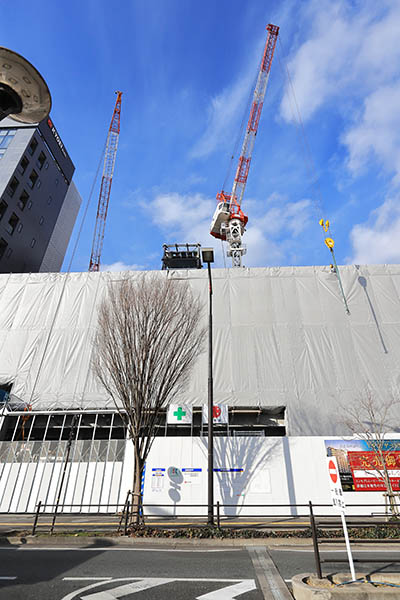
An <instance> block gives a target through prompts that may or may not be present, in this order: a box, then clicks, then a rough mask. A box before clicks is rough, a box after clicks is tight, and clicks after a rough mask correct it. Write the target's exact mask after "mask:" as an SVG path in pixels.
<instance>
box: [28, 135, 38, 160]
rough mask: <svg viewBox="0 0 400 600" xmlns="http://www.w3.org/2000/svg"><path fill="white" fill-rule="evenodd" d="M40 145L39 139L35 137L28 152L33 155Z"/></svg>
mask: <svg viewBox="0 0 400 600" xmlns="http://www.w3.org/2000/svg"><path fill="white" fill-rule="evenodd" d="M37 147H38V141H37V139H36V138H33V139H32V141H31V143H30V144H29V147H28V152H29V154H30V155H31V156H33V154H34V153H35V150H36V148H37Z"/></svg>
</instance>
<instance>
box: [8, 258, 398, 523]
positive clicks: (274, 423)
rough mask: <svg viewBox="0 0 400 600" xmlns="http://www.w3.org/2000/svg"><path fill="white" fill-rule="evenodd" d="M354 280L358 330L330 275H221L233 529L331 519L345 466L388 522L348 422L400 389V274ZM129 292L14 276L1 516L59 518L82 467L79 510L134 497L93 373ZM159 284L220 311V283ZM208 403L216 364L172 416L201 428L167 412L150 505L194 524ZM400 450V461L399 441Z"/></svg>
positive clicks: (350, 283)
mask: <svg viewBox="0 0 400 600" xmlns="http://www.w3.org/2000/svg"><path fill="white" fill-rule="evenodd" d="M340 273H341V278H342V283H343V289H344V292H345V294H346V298H347V301H348V305H349V308H350V314H347V312H346V310H345V306H344V303H343V298H342V295H341V292H340V288H339V285H338V280H337V277H336V274H335V273H334V272H332V270H331V269H330V268H329V267H324V266H321V267H282V268H278V267H276V268H258V269H213V271H212V274H213V299H214V311H213V314H214V340H213V341H214V356H213V365H214V402H215V404H217V405H225V406H227V407H228V411H227V413H228V422H227V423H222V424H220V425H217V426H216V427H215V434H216V439H215V471H216V474H215V490H216V491H215V501H220V502H221V503H222V504H226V505H230V506H229V507H228V508H227V509H226V510H227V511H228V512H227V514H237V513H239V512H241V513H242V514H244V513H245V512H246V511H251V509H250V508H246V505H250V504H253V505H254V504H288V505H289V504H290V505H293V504H296V503H297V504H307V503H308V501H309V500H312V501H313V502H316V503H322V504H329V503H330V489H329V485H328V474H327V468H326V457H327V456H336V457H337V459H338V464H339V471H340V475H341V478H342V483H344V484H346V486H347V487H345V485H343V489H344V490H345V494H346V502H348V503H349V504H352V503H353V504H357V505H360V504H363V503H364V504H365V505H366V506H365V507H360V506H358V507H357V508H355V509H354V514H356V513H360V514H367V513H368V514H369V513H371V512H372V511H374V510H375V512H377V510H378V511H379V510H383V509H382V508H379V509H374V508H371V506H368V505H371V504H374V503H375V504H378V503H380V504H382V503H384V500H383V495H382V492H381V491H378V487H379V486H378V485H377V482H376V481H375V480H373V479H372V477H373V476H372V475H371V473H366V475H365V476H364V475H362V476H361V475H360V473H356V472H353V471H354V469H352V466H351V465H352V463H351V461H350V460H349V456H348V455H349V453H350V452H355V453H357V452H359V451H360V450H362V451H366V452H368V448H365V447H362V446H361V447H360V445H359V442H357V441H354V440H353V441H348V440H345V439H344V438H347V437H348V435H347V434H348V432H347V431H345V430H344V429H343V407H344V406H346V404H349V403H351V402H352V401H354V400H355V399H356V398H357V396H359V394H360V393H361V392H362V391H363V389H365V386H366V385H367V384H368V386H369V387H370V389H371V390H372V391H373V393H374V396H376V397H377V398H387V397H389V396H390V395H391V394H393V392H394V391H396V390H398V389H399V385H400V367H399V365H400V343H399V340H400V265H362V266H357V265H347V266H343V267H340ZM127 276H129V277H131V278H132V279H134V278H137V277H141V276H143V273H141V272H131V273H129V274H127V273H111V272H109V273H107V272H86V273H30V274H27V273H26V274H11V275H10V274H7V275H6V274H3V275H0V402H1V405H2V410H1V411H0V510H1V511H2V512H7V511H11V512H26V511H28V512H31V511H33V510H34V509H35V506H36V504H37V503H38V502H39V501H40V502H42V503H45V504H46V505H48V507H47V510H51V506H50V505H53V504H54V502H55V499H56V498H57V496H58V494H59V491H60V485H61V482H62V473H63V469H64V466H65V465H66V460H67V457H68V465H67V471H66V480H65V483H64V484H63V485H64V487H63V490H62V503H63V504H65V505H68V506H69V505H71V504H73V505H74V506H75V507H78V510H79V509H80V510H82V512H85V510H87V506H88V505H90V507H91V510H93V511H96V510H109V511H114V510H115V505H116V504H118V503H119V504H120V505H122V504H123V502H124V500H125V498H126V494H127V491H128V490H129V489H131V488H132V473H133V449H132V444H131V442H130V441H129V440H128V439H127V432H126V428H125V427H124V423H123V422H122V420H121V417H120V415H119V413H118V411H117V410H116V407H115V405H114V403H113V401H112V399H111V398H110V397H109V396H108V395H107V393H106V392H105V390H104V389H102V387H101V386H100V384H99V382H98V381H97V380H96V379H95V377H94V374H93V372H92V370H91V355H92V351H93V339H94V332H95V328H96V323H97V311H98V308H99V304H100V302H101V300H102V298H103V297H104V294H105V293H106V291H107V287H108V286H109V285H115V284H118V282H120V281H121V280H123V279H124V278H125V277H127ZM157 276H158V277H160V278H163V277H168V278H173V279H176V280H178V281H179V280H187V282H188V284H189V285H190V287H191V289H192V290H193V292H194V293H195V294H196V295H198V296H199V298H200V299H201V302H202V303H203V304H204V306H205V307H206V306H207V302H208V275H207V271H206V270H204V269H193V270H182V271H175V270H171V271H168V270H166V271H159V272H157ZM204 320H205V324H206V320H207V310H205V311H204ZM207 389H208V360H207V352H205V353H203V354H201V355H200V356H199V357H198V360H197V362H196V364H195V366H194V369H193V372H192V374H191V377H190V380H189V382H188V385H187V388H186V389H185V390H184V391H183V392H182V393H181V394H180V395H179V396H178V397H176V398H175V399H174V402H173V403H174V404H178V405H179V404H182V405H186V406H190V407H192V413H193V416H192V420H191V422H190V423H189V424H187V423H186V424H179V425H176V424H175V425H171V424H169V423H168V421H167V419H166V411H164V413H163V414H162V415H161V416H160V420H159V423H158V426H159V431H158V435H157V438H156V440H155V442H154V444H153V447H152V450H151V454H150V456H149V459H148V461H147V465H146V475H145V481H144V499H145V502H148V503H152V504H162V505H164V507H163V508H160V512H161V513H162V514H185V513H184V511H187V513H188V514H194V513H193V509H192V508H191V507H190V506H189V507H184V506H180V505H181V504H182V505H184V504H189V505H190V504H204V505H205V504H206V502H207V498H206V490H207V485H206V482H207V427H206V426H205V427H203V421H202V407H203V406H204V405H205V404H207ZM394 410H395V414H394V415H393V416H394V421H395V422H396V423H398V422H399V418H400V411H399V405H398V404H396V405H395V406H394ZM396 429H397V427H396V428H394V429H393V431H394V432H395V431H396ZM71 432H72V433H71ZM70 437H71V439H73V443H72V449H71V453H70V454H68V451H67V449H68V440H69V438H70ZM391 438H392V442H393V445H395V446H396V451H395V452H396V453H398V456H399V460H400V434H399V433H392V435H391ZM396 456H397V454H396ZM396 473H397V471H396ZM365 479H369V480H371V482H370V481H368V482H367V483H365V481H364V480H365ZM375 479H376V478H375ZM378 483H379V482H378ZM357 486H358V487H357ZM362 486H365V487H364V488H363V487H362ZM395 489H396V491H397V489H398V488H397V487H396V488H395ZM167 505H168V506H167ZM65 510H69V508H67V507H65ZM196 510H198V511H199V513H202V514H204V510H202V509H201V508H196ZM223 510H224V511H225V509H223ZM255 510H256V509H255ZM276 510H277V511H279V514H284V513H285V511H287V514H295V511H296V509H295V508H294V507H293V506H288V507H287V508H285V509H283V508H277V509H276ZM324 510H325V509H324ZM352 512H353V509H352ZM248 514H249V513H248Z"/></svg>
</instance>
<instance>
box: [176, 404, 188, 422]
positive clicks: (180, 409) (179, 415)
mask: <svg viewBox="0 0 400 600" xmlns="http://www.w3.org/2000/svg"><path fill="white" fill-rule="evenodd" d="M173 414H174V417H176V418H177V419H178V421H182V417H184V416H185V415H186V412H184V411H183V410H182V408H181V407H180V406H179V407H178V410H176V411H175V412H174V413H173Z"/></svg>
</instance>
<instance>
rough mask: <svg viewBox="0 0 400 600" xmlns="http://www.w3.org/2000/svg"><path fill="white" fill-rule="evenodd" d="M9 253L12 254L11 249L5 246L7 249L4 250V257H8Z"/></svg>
mask: <svg viewBox="0 0 400 600" xmlns="http://www.w3.org/2000/svg"><path fill="white" fill-rule="evenodd" d="M11 254H12V249H11V248H7V251H6V254H5V256H6V258H10V256H11Z"/></svg>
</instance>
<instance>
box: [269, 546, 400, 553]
mask: <svg viewBox="0 0 400 600" xmlns="http://www.w3.org/2000/svg"><path fill="white" fill-rule="evenodd" d="M268 550H269V552H308V553H310V554H313V553H314V550H313V549H312V548H311V549H306V548H296V547H293V548H274V547H273V546H269V547H268ZM352 551H353V553H354V554H371V553H372V554H373V553H375V552H379V553H381V552H386V553H389V554H399V553H400V549H397V550H396V548H377V547H376V546H375V548H370V549H369V550H368V549H365V550H358V549H355V548H354V545H353V544H352ZM319 553H320V554H343V553H344V554H345V553H346V548H343V550H320V551H319Z"/></svg>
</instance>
